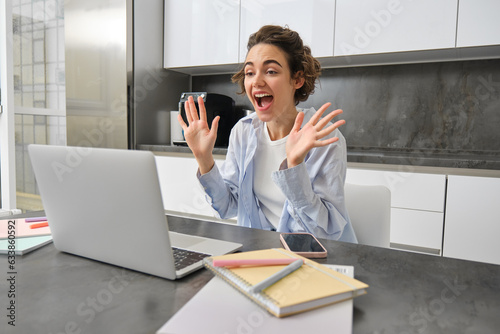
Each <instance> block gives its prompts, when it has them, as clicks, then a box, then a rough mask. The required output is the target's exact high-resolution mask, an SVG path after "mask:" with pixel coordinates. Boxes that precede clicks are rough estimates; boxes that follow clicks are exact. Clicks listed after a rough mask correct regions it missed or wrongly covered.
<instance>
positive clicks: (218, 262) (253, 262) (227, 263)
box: [212, 257, 297, 267]
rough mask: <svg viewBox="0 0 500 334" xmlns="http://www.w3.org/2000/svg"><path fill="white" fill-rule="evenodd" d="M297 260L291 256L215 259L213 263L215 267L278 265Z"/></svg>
mask: <svg viewBox="0 0 500 334" xmlns="http://www.w3.org/2000/svg"><path fill="white" fill-rule="evenodd" d="M295 260H297V259H296V258H293V257H289V258H283V259H235V260H231V259H214V260H213V261H212V265H213V266H214V267H239V266H247V265H248V266H276V265H283V264H290V263H292V262H294V261H295Z"/></svg>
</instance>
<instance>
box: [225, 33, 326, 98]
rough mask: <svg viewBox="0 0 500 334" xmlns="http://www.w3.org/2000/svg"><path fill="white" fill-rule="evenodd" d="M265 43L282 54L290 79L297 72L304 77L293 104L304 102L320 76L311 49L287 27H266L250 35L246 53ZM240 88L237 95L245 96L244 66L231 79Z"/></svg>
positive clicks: (311, 92)
mask: <svg viewBox="0 0 500 334" xmlns="http://www.w3.org/2000/svg"><path fill="white" fill-rule="evenodd" d="M260 43H265V44H270V45H274V46H277V47H278V48H280V49H281V50H282V51H283V52H284V53H285V57H286V59H287V61H288V66H289V67H290V72H291V73H290V74H291V77H292V78H294V77H295V76H296V75H297V74H298V73H299V72H302V75H303V76H304V85H302V87H300V88H299V89H297V90H296V91H295V96H294V99H295V104H296V105H297V104H298V103H299V102H302V101H306V100H307V99H308V98H309V95H311V94H313V93H314V89H315V88H316V80H317V79H318V77H319V75H320V74H321V65H320V63H319V61H318V60H317V59H316V58H314V57H313V56H312V55H311V49H310V48H309V47H308V46H306V45H304V43H303V42H302V39H301V38H300V36H299V34H298V33H297V32H295V31H293V30H291V29H289V28H288V27H287V26H285V27H281V26H276V25H266V26H263V27H262V28H260V29H259V31H257V32H256V33H254V34H252V35H250V38H249V39H248V44H247V52H248V51H250V49H251V48H252V47H254V46H255V45H257V44H260ZM231 79H232V81H233V82H234V83H237V84H238V85H239V87H240V92H238V93H239V94H245V93H246V92H245V66H243V67H242V68H241V69H240V70H239V71H238V72H237V73H236V74H234V75H233V77H232V78H231Z"/></svg>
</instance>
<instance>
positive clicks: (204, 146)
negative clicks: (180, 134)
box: [177, 96, 220, 174]
mask: <svg viewBox="0 0 500 334" xmlns="http://www.w3.org/2000/svg"><path fill="white" fill-rule="evenodd" d="M198 106H199V108H200V116H199V117H198V111H197V110H196V105H195V103H194V99H193V97H192V96H189V97H188V100H187V101H186V102H185V103H184V110H185V111H186V118H187V120H188V124H186V123H185V122H184V120H183V119H182V117H181V115H180V114H179V115H178V116H177V120H178V121H179V123H180V125H181V127H182V130H184V138H186V143H187V144H188V146H189V148H190V149H191V151H192V152H193V154H194V157H195V158H196V161H197V162H198V165H199V167H200V173H201V174H205V173H208V172H209V171H210V170H211V169H212V167H213V166H214V163H215V161H214V158H213V155H212V151H213V149H214V147H215V140H216V139H217V129H218V127H219V119H220V117H219V116H217V117H215V118H214V120H213V121H212V126H211V128H210V129H209V128H208V122H207V111H206V109H205V103H204V102H203V98H202V97H201V96H199V97H198Z"/></svg>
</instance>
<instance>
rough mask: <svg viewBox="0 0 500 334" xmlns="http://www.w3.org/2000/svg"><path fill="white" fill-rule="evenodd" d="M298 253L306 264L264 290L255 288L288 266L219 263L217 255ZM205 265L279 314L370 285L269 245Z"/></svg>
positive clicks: (314, 305) (349, 294) (305, 308)
mask: <svg viewBox="0 0 500 334" xmlns="http://www.w3.org/2000/svg"><path fill="white" fill-rule="evenodd" d="M286 257H294V258H301V259H303V260H304V265H303V266H302V267H301V268H300V269H298V270H296V271H294V272H293V273H291V274H289V275H288V276H286V277H285V278H283V279H282V280H280V281H278V282H277V283H275V284H273V285H271V286H270V287H268V288H266V289H264V290H262V291H261V292H252V291H251V288H252V286H254V285H255V284H257V283H258V282H260V281H262V280H264V279H266V278H267V277H269V276H271V275H273V274H274V273H276V272H278V271H280V270H281V269H282V268H283V267H284V266H283V265H279V266H240V267H215V266H213V260H214V259H274V258H286ZM204 264H205V266H206V267H207V268H208V269H209V270H211V271H212V272H213V273H215V274H216V275H217V276H219V277H221V278H223V279H224V280H225V281H226V282H228V283H229V284H230V285H232V286H233V287H234V288H236V289H237V290H238V291H240V292H241V293H243V294H244V295H245V296H247V297H248V298H250V299H251V300H253V301H254V302H255V303H257V304H258V305H260V306H261V307H263V308H264V309H266V310H267V311H268V312H269V313H271V314H273V315H274V316H276V317H286V316H289V315H292V314H296V313H301V312H304V311H308V310H312V309H315V308H319V307H322V306H325V305H329V304H333V303H337V302H340V301H344V300H348V299H351V298H354V297H357V296H360V295H363V294H365V293H366V289H367V288H368V285H367V284H365V283H363V282H361V281H358V280H356V279H354V278H351V277H348V276H346V275H343V274H341V273H339V272H337V271H335V270H332V269H330V268H328V267H326V266H323V265H321V264H319V263H317V262H315V261H312V260H309V259H306V258H304V257H300V256H298V255H296V254H295V253H293V252H289V251H287V250H284V249H278V248H273V249H265V250H258V251H251V252H243V253H236V254H229V255H222V256H216V257H209V258H206V259H204Z"/></svg>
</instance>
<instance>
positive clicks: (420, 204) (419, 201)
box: [346, 168, 446, 212]
mask: <svg viewBox="0 0 500 334" xmlns="http://www.w3.org/2000/svg"><path fill="white" fill-rule="evenodd" d="M346 181H347V182H348V183H355V184H366V185H376V184H382V185H384V186H386V187H388V188H389V190H390V191H391V206H392V207H395V208H405V209H415V210H426V211H434V212H443V211H444V199H445V188H446V176H445V175H439V174H424V173H408V172H392V171H391V172H390V171H376V170H365V169H356V168H349V169H348V170H347V176H346Z"/></svg>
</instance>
